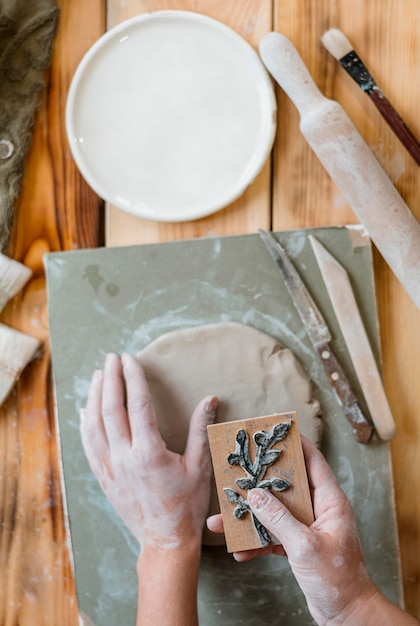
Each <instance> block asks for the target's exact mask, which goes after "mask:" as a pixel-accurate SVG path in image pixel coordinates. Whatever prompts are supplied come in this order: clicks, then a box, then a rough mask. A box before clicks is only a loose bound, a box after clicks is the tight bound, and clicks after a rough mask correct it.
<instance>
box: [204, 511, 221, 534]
mask: <svg viewBox="0 0 420 626" xmlns="http://www.w3.org/2000/svg"><path fill="white" fill-rule="evenodd" d="M206 525H207V528H208V529H209V530H211V532H212V533H219V534H220V533H222V532H224V528H223V518H222V515H221V513H216V515H210V517H208V518H207V520H206Z"/></svg>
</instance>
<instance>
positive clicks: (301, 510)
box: [207, 412, 314, 552]
mask: <svg viewBox="0 0 420 626" xmlns="http://www.w3.org/2000/svg"><path fill="white" fill-rule="evenodd" d="M280 424H281V425H289V426H288V429H287V430H286V431H285V433H284V436H283V437H282V439H281V440H278V442H277V443H275V444H274V445H272V446H270V447H267V448H266V449H264V448H261V449H263V450H265V451H266V453H267V454H270V450H272V451H275V450H276V451H279V455H278V458H277V459H276V460H275V461H273V462H272V464H270V465H269V466H267V467H266V468H265V469H266V471H265V473H264V475H263V476H261V481H262V480H264V481H271V480H273V479H274V478H277V479H280V480H282V481H284V483H288V484H289V487H288V488H285V490H284V491H281V492H280V491H276V490H272V493H273V494H274V495H275V496H276V497H277V498H278V499H279V500H282V501H283V502H284V503H285V504H286V505H287V507H288V508H289V510H290V511H291V512H292V513H293V514H294V515H295V517H296V518H297V519H299V521H301V522H303V523H304V524H307V525H308V526H310V525H311V524H312V522H313V521H314V516H313V511H312V503H311V494H310V491H309V484H308V477H307V474H306V468H305V460H304V457H303V452H302V445H301V441H300V434H299V427H298V422H297V417H296V413H294V412H290V413H281V414H277V415H268V416H265V417H255V418H250V419H245V420H238V421H235V422H224V423H223V424H212V425H211V426H208V427H207V432H208V435H209V442H210V450H211V456H212V461H213V470H214V475H215V479H216V487H217V495H218V498H219V504H220V511H221V513H222V517H223V528H224V533H225V538H226V546H227V550H228V552H239V551H241V550H252V549H253V548H261V547H262V545H263V544H262V539H261V538H259V536H258V534H257V533H256V530H255V528H254V524H253V522H252V518H251V515H250V514H249V511H248V512H246V513H245V514H244V516H243V517H242V518H241V519H236V517H234V515H233V511H234V509H235V504H233V503H232V501H229V499H228V498H227V495H226V492H225V489H229V490H230V492H231V493H232V492H234V493H235V494H237V495H239V496H240V498H242V500H245V501H246V498H247V489H249V488H248V487H246V488H241V487H240V486H239V487H238V484H237V480H242V479H247V478H251V476H250V474H247V473H246V472H245V473H244V470H243V467H242V465H241V464H239V462H236V461H235V462H229V461H228V458H231V455H234V454H235V453H238V454H240V451H239V452H238V450H239V448H241V447H242V448H243V446H238V444H237V441H238V434H239V433H240V434H241V435H243V433H245V434H246V437H247V441H248V442H249V448H248V444H247V446H246V447H247V448H248V450H247V453H245V454H249V459H248V461H249V464H250V465H255V464H256V458H257V455H256V452H257V448H259V446H257V442H256V441H255V440H254V436H255V434H256V433H257V432H258V433H260V434H261V433H264V434H265V435H268V434H269V433H273V429H274V428H275V426H277V425H280ZM254 469H255V468H254ZM258 471H259V470H258ZM261 481H260V480H259V481H258V483H257V484H256V485H254V486H257V487H258V486H260V484H261Z"/></svg>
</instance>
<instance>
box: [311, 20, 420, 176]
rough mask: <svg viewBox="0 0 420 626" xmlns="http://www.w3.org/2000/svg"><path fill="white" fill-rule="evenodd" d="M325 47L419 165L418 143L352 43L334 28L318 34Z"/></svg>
mask: <svg viewBox="0 0 420 626" xmlns="http://www.w3.org/2000/svg"><path fill="white" fill-rule="evenodd" d="M321 41H322V43H323V44H324V46H325V48H326V49H327V50H328V52H330V53H331V54H332V56H333V57H334V58H335V59H337V61H338V62H339V63H340V65H341V66H342V67H344V69H345V70H346V72H347V73H348V74H349V75H350V76H351V77H352V78H353V79H354V80H355V81H356V83H357V84H358V85H359V87H361V89H362V90H363V91H364V92H365V93H367V95H368V96H370V99H371V100H372V102H373V103H374V104H375V106H376V107H377V109H378V110H379V112H380V113H381V115H382V117H383V118H384V119H385V121H386V122H387V123H388V124H389V126H390V127H391V128H392V130H393V131H394V133H395V134H396V136H397V137H398V139H399V140H400V141H401V143H402V144H403V145H404V146H405V147H406V149H407V150H408V152H409V153H410V154H411V156H412V157H413V159H414V160H415V162H416V163H417V165H420V143H419V142H418V141H417V139H416V138H415V137H414V135H413V133H412V132H411V130H410V129H409V128H408V126H407V125H406V124H405V122H404V120H403V119H401V117H400V115H399V114H398V113H397V111H396V110H395V109H394V107H393V106H392V104H391V103H390V102H389V100H388V99H387V98H386V97H385V96H384V94H383V93H382V91H381V90H380V88H379V87H378V85H377V84H376V82H375V80H374V78H373V76H372V75H371V73H370V72H369V70H368V69H367V67H366V65H365V64H364V63H363V61H362V60H361V58H360V57H359V55H358V54H357V53H356V52H355V50H354V49H353V46H352V45H351V43H350V42H349V40H348V39H347V37H346V36H345V35H344V33H342V32H341V30H339V29H338V28H331V29H330V30H327V31H326V32H325V33H324V34H323V35H322V37H321Z"/></svg>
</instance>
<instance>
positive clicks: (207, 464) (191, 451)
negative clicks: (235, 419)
mask: <svg viewBox="0 0 420 626" xmlns="http://www.w3.org/2000/svg"><path fill="white" fill-rule="evenodd" d="M217 406H218V399H217V398H216V397H215V396H208V397H207V398H204V399H203V400H201V402H200V403H199V404H198V405H197V406H196V408H195V409H194V411H193V414H192V416H191V420H190V426H189V430H188V439H187V445H186V448H185V454H184V458H185V462H186V464H187V467H189V468H190V469H191V470H193V469H194V468H197V469H199V470H201V471H202V470H203V469H206V470H208V472H209V473H210V470H211V460H210V448H209V440H208V436H207V426H209V425H210V424H213V423H214V420H215V419H216V413H217Z"/></svg>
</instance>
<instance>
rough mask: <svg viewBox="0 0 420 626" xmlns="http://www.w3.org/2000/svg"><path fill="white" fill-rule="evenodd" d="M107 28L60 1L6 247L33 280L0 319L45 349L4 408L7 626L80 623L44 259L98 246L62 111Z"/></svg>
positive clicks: (2, 603)
mask: <svg viewBox="0 0 420 626" xmlns="http://www.w3.org/2000/svg"><path fill="white" fill-rule="evenodd" d="M104 24H105V19H104V11H103V3H102V1H101V0H90V2H87V3H85V2H82V0H77V1H76V2H75V1H73V0H72V1H70V0H63V2H62V4H61V19H60V26H59V32H58V36H57V39H56V43H55V52H54V57H53V62H52V66H51V70H50V72H49V75H48V79H49V81H48V89H46V90H45V97H44V101H43V104H42V107H41V109H40V111H39V114H38V116H37V120H36V126H35V131H34V137H33V143H32V147H31V150H30V154H29V157H28V161H27V164H26V169H25V176H24V182H23V187H22V194H21V197H20V202H19V206H18V209H17V219H16V223H15V228H14V233H13V237H12V242H11V246H10V250H9V254H10V255H11V256H13V257H14V258H16V259H17V260H19V261H23V262H25V263H26V264H27V265H29V266H30V267H31V268H32V269H33V272H34V275H33V278H32V279H31V281H30V282H29V284H28V285H27V287H26V288H25V289H24V291H23V292H22V293H21V294H19V295H18V296H16V297H15V298H14V299H13V300H12V301H11V302H10V303H9V305H8V306H7V307H6V309H5V310H4V312H3V314H2V318H1V319H2V321H3V322H4V323H6V324H9V325H10V326H12V327H14V328H17V329H19V330H22V331H24V332H28V333H29V334H32V335H35V336H36V337H38V338H39V339H40V340H41V341H42V343H43V349H42V351H41V352H40V354H39V356H38V357H37V358H36V360H35V361H34V362H33V363H32V364H31V365H29V366H28V368H27V369H26V370H25V371H24V373H23V375H22V377H21V379H20V381H19V383H18V385H17V386H16V388H15V390H14V391H13V392H12V394H11V396H10V397H9V399H8V401H7V402H6V404H5V405H3V407H2V408H1V409H0V449H1V464H2V466H1V471H0V494H1V496H0V507H1V509H0V510H1V524H0V623H2V624H7V625H8V626H14V625H16V626H17V625H18V624H19V626H41V625H42V626H57V624H60V626H76V624H78V623H79V622H78V613H77V605H76V597H75V590H74V580H73V574H72V570H71V565H70V555H69V551H68V544H67V536H66V531H65V516H64V512H63V504H62V493H61V486H60V465H59V456H58V436H57V432H56V427H55V421H54V402H53V391H52V386H51V376H50V374H51V363H50V361H51V359H50V349H49V339H48V319H47V313H46V299H47V296H46V289H45V276H44V269H43V264H42V254H43V253H44V252H48V251H50V250H63V249H72V248H77V247H83V246H96V245H98V244H100V243H101V241H102V235H101V219H100V211H99V209H100V206H101V203H100V201H99V200H98V198H97V197H96V196H95V195H94V194H93V193H92V191H91V190H90V189H89V188H88V187H87V185H86V184H85V183H84V182H83V181H82V180H81V177H80V175H79V173H78V172H77V170H76V168H75V166H74V164H73V161H72V159H70V152H69V148H68V145H67V142H66V136H65V129H64V114H63V113H64V107H65V100H66V95H67V89H68V84H69V81H70V78H71V76H72V74H73V72H74V70H75V68H76V65H77V63H78V62H79V60H80V58H81V56H82V55H83V54H84V52H85V51H86V50H87V49H88V48H89V47H90V45H91V44H92V43H93V42H94V41H95V40H96V39H97V37H98V36H99V35H100V34H101V33H102V32H103V30H104Z"/></svg>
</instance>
